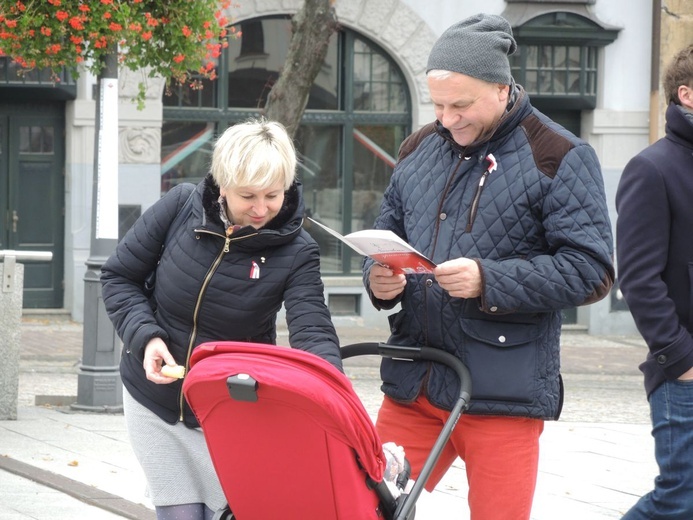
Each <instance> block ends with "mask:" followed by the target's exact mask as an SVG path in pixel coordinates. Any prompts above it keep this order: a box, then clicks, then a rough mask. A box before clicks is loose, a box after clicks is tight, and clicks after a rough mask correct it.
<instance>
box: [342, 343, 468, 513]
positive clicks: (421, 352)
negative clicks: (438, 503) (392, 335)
mask: <svg viewBox="0 0 693 520" xmlns="http://www.w3.org/2000/svg"><path fill="white" fill-rule="evenodd" d="M341 353H342V359H348V358H351V357H356V356H367V355H378V356H381V357H386V358H391V359H401V360H407V361H433V362H436V363H442V364H444V365H446V366H448V367H449V368H451V369H452V370H454V372H455V374H456V375H457V378H458V379H459V381H460V393H459V395H458V396H457V399H456V401H455V405H454V406H453V408H452V410H451V412H450V416H449V417H448V419H447V421H446V422H445V425H444V426H443V429H442V430H441V432H440V434H439V435H438V438H437V439H436V442H435V443H434V445H433V448H432V449H431V452H430V453H429V455H428V457H427V458H426V462H425V463H424V465H423V468H422V469H421V472H420V473H419V477H418V478H417V479H416V482H415V483H414V485H413V486H412V488H411V491H410V492H409V493H407V494H403V495H401V496H400V497H399V498H398V499H397V500H396V501H395V500H394V499H392V496H391V495H390V493H389V490H388V489H387V487H385V486H384V484H383V485H382V486H377V487H376V492H378V495H379V496H380V500H381V504H382V507H383V509H384V512H385V514H386V515H387V520H412V519H413V518H414V515H415V511H416V501H417V500H418V499H419V497H420V496H421V493H422V491H423V489H424V486H425V485H426V482H427V481H428V479H429V477H430V476H431V473H432V472H433V468H434V467H435V465H436V463H437V462H438V459H439V458H440V455H441V453H442V452H443V448H444V447H445V445H446V444H447V442H448V441H449V440H450V436H451V435H452V431H453V430H454V429H455V426H456V425H457V421H458V420H459V418H460V417H461V416H462V414H463V413H464V411H465V410H466V409H467V408H468V407H469V401H470V399H471V395H472V378H471V375H470V373H469V370H468V369H467V367H466V366H465V364H464V363H462V361H461V360H459V359H458V358H456V357H455V356H453V355H452V354H450V353H448V352H445V351H443V350H439V349H435V348H431V347H407V346H398V345H390V344H387V343H374V342H373V343H354V344H351V345H346V346H344V347H342V348H341ZM405 455H406V454H405ZM381 484H382V483H381ZM383 487H385V489H384V490H383V489H382V488H383ZM386 492H387V493H386Z"/></svg>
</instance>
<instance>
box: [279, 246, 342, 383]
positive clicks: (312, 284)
mask: <svg viewBox="0 0 693 520" xmlns="http://www.w3.org/2000/svg"><path fill="white" fill-rule="evenodd" d="M304 235H307V233H302V237H303V238H301V237H299V238H298V239H297V240H304V239H307V240H306V245H305V247H303V248H302V250H301V251H299V252H298V254H297V255H296V256H295V257H294V265H293V267H292V269H291V275H290V277H289V280H288V281H287V285H286V288H285V292H284V307H285V308H286V322H287V326H288V329H289V343H290V345H291V346H292V347H293V348H298V349H301V350H306V351H308V352H311V353H313V354H315V355H317V356H320V357H321V358H323V359H326V360H327V361H329V362H330V363H332V364H333V365H334V366H335V367H337V368H338V369H339V370H341V371H344V370H343V368H342V358H341V355H340V352H339V339H338V338H337V333H336V331H335V328H334V325H333V323H332V319H331V316H330V311H329V309H328V308H327V305H326V304H325V296H324V287H323V283H322V279H321V277H320V250H319V248H318V245H317V244H316V243H315V242H314V241H312V239H310V238H308V237H306V236H304Z"/></svg>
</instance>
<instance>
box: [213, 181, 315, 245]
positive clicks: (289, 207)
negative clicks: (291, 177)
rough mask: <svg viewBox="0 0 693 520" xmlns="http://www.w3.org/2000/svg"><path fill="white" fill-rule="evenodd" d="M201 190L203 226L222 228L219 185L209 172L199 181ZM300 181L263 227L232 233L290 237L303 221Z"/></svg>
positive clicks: (248, 227)
mask: <svg viewBox="0 0 693 520" xmlns="http://www.w3.org/2000/svg"><path fill="white" fill-rule="evenodd" d="M201 190H202V207H203V210H204V211H203V222H202V225H203V226H204V227H210V228H211V227H214V228H218V229H219V230H223V229H224V224H223V223H222V221H221V217H220V216H219V214H220V211H221V205H220V204H219V194H220V193H219V186H217V184H216V182H214V179H213V178H212V175H211V174H208V175H207V177H205V179H204V180H203V181H202V183H201ZM302 192H303V189H302V186H301V183H300V182H298V181H295V182H294V183H293V184H292V185H291V186H290V187H289V189H288V190H287V191H286V193H285V196H284V204H283V205H282V208H281V209H280V210H279V213H278V214H277V216H276V217H274V218H273V219H272V220H271V221H270V222H268V223H267V225H266V226H265V227H263V228H262V229H260V230H259V233H256V230H255V229H252V228H251V227H250V226H247V227H246V228H241V230H240V231H238V232H237V233H234V236H242V235H244V234H257V235H258V236H262V237H274V240H283V239H292V238H293V237H294V236H295V235H296V234H297V233H298V232H299V231H300V229H301V226H302V223H303V214H304V203H303V197H302Z"/></svg>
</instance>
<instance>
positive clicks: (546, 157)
mask: <svg viewBox="0 0 693 520" xmlns="http://www.w3.org/2000/svg"><path fill="white" fill-rule="evenodd" d="M516 88H517V90H516V99H515V101H514V104H513V105H512V107H511V108H510V109H509V111H508V112H506V114H505V116H504V118H503V120H502V122H501V123H500V125H499V127H498V128H497V130H496V131H495V133H494V134H493V136H492V137H491V139H490V140H488V141H486V142H484V143H482V144H480V145H474V146H473V147H468V148H466V149H462V148H461V147H460V146H459V145H457V144H456V143H455V142H454V141H453V139H452V137H451V136H450V134H449V132H447V131H446V130H445V129H444V128H443V127H442V126H441V125H440V124H439V123H438V122H436V123H434V124H430V125H428V126H426V127H424V128H422V129H421V130H419V131H418V132H416V133H414V134H412V135H411V136H410V137H409V138H408V139H407V140H406V141H405V142H404V143H403V144H402V147H401V149H400V157H399V161H398V164H397V166H396V167H395V170H394V173H393V176H392V180H391V183H390V186H389V187H388V188H387V190H386V192H385V197H384V202H383V206H382V208H381V214H380V216H379V217H378V219H377V221H376V227H377V228H386V229H391V230H392V231H394V232H395V233H396V234H398V235H399V236H401V237H402V238H403V239H404V240H406V241H407V242H409V243H410V244H411V245H412V246H414V247H415V248H416V249H418V250H419V251H421V252H422V253H423V254H424V255H426V256H427V257H429V258H431V259H432V260H433V261H434V262H436V263H442V262H445V261H447V260H451V259H454V258H459V257H467V258H471V259H474V260H476V262H477V263H478V265H479V268H480V271H481V277H482V294H481V297H479V298H474V299H462V298H454V297H451V296H450V295H449V294H448V293H447V292H445V291H443V290H442V289H441V288H440V286H439V285H438V284H437V283H435V278H434V276H433V275H423V274H421V275H414V276H408V277H407V285H406V288H405V292H404V293H403V294H401V295H400V297H399V298H397V299H395V300H392V301H387V302H386V301H380V300H378V299H376V298H374V297H373V296H372V294H371V299H372V301H373V303H374V305H375V306H376V307H377V308H379V309H391V308H393V307H394V306H395V305H396V304H397V303H400V302H401V307H402V308H401V311H399V312H398V313H397V314H395V315H392V316H390V325H391V331H392V336H391V338H390V341H392V342H393V343H395V344H399V345H411V344H413V345H416V346H429V347H435V348H440V349H443V350H446V351H448V352H450V353H452V354H455V355H456V356H458V357H459V358H460V359H461V360H462V361H463V362H464V363H466V364H467V366H468V367H469V369H470V371H471V375H472V383H473V390H472V400H471V406H470V409H469V413H472V414H493V415H515V416H526V417H537V418H545V419H555V418H557V417H558V416H559V414H560V410H561V403H562V385H561V380H560V354H559V350H560V348H559V342H560V341H559V340H560V331H561V310H562V309H567V308H571V307H575V306H579V305H585V304H589V303H592V302H595V301H597V300H599V299H601V298H603V297H604V296H605V295H606V294H608V292H609V290H610V288H611V287H612V285H613V279H614V272H613V265H612V256H613V246H612V232H611V224H610V221H609V214H608V208H607V204H606V199H605V194H604V186H603V180H602V176H601V169H600V165H599V162H598V159H597V157H596V154H595V152H594V150H593V149H592V148H591V147H590V146H589V145H588V144H586V143H585V142H584V141H582V140H580V139H578V138H576V137H575V136H573V135H572V134H570V133H569V132H568V131H566V130H565V129H563V128H562V127H560V126H559V125H557V124H555V123H553V122H552V121H551V120H549V119H548V118H546V117H545V116H544V115H543V114H541V113H539V112H538V111H536V110H535V109H533V107H532V106H531V105H530V102H529V99H528V97H527V96H526V94H525V93H524V91H523V90H522V89H521V87H519V86H518V87H516ZM494 162H495V164H496V166H497V168H496V169H493V168H492V167H491V166H492V165H493V163H494ZM443 215H444V216H445V218H442V216H443ZM371 265H372V261H371V260H368V259H366V260H365V262H364V283H365V284H366V287H368V270H369V268H370V266H371ZM381 376H382V380H383V390H384V392H385V393H386V394H387V395H389V396H391V397H392V398H394V399H396V400H399V401H402V402H411V401H413V400H414V399H415V398H416V397H417V396H418V395H419V394H420V393H421V392H424V393H425V394H426V395H427V396H428V398H429V400H430V401H431V402H432V403H433V404H434V405H436V406H439V407H441V408H446V409H450V408H451V407H452V405H453V403H454V400H455V398H456V396H457V395H458V384H457V382H456V380H455V377H454V375H453V374H452V372H451V371H450V370H449V369H447V368H445V367H442V366H440V365H437V364H434V365H431V364H429V363H424V362H417V363H411V362H404V361H398V360H389V359H385V360H383V362H382V365H381Z"/></svg>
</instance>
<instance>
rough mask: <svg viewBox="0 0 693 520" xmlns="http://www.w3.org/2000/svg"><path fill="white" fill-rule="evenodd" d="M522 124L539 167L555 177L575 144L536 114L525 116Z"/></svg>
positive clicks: (549, 175) (547, 174) (545, 173)
mask: <svg viewBox="0 0 693 520" xmlns="http://www.w3.org/2000/svg"><path fill="white" fill-rule="evenodd" d="M520 126H521V127H522V128H523V129H524V131H525V134H526V135H527V139H528V140H529V146H530V148H531V149H532V155H533V156H534V162H535V163H536V165H537V168H538V169H539V171H540V172H542V173H543V174H544V175H546V176H547V177H550V178H552V179H553V178H554V177H555V176H556V173H557V172H558V168H559V166H560V165H561V162H562V161H563V158H564V157H565V155H566V154H567V153H568V152H569V151H570V150H571V149H572V148H573V147H574V144H573V143H571V142H570V141H569V140H568V139H567V138H566V137H564V136H562V135H561V134H559V133H557V132H556V131H555V130H553V129H551V128H549V127H548V126H546V124H544V123H543V122H541V121H540V120H539V118H538V117H537V116H535V115H531V116H528V117H526V118H524V119H523V120H522V122H521V123H520Z"/></svg>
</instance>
